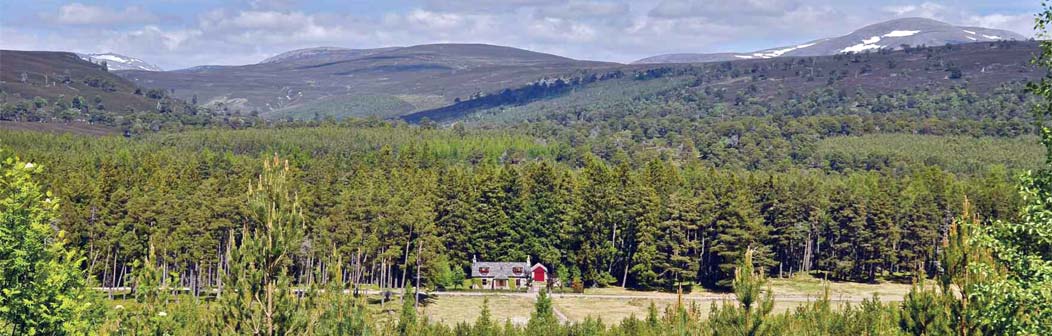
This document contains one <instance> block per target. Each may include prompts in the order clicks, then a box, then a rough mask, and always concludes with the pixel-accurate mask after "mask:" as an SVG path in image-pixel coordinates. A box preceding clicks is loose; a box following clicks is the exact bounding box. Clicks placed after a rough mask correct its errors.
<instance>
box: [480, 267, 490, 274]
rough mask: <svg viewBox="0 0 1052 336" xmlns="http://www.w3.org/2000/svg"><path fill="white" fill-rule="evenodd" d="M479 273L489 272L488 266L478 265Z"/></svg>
mask: <svg viewBox="0 0 1052 336" xmlns="http://www.w3.org/2000/svg"><path fill="white" fill-rule="evenodd" d="M479 274H482V275H486V274H489V267H479Z"/></svg>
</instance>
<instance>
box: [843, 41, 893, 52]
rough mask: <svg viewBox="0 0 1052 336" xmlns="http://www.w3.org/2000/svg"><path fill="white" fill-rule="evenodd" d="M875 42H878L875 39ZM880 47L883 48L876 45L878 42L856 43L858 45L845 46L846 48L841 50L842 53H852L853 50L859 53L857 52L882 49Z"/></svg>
mask: <svg viewBox="0 0 1052 336" xmlns="http://www.w3.org/2000/svg"><path fill="white" fill-rule="evenodd" d="M877 41H880V40H877ZM874 42H876V41H874ZM880 48H883V46H880V45H876V44H871V43H859V44H856V45H853V46H850V47H847V48H844V49H842V50H840V52H842V53H852V52H853V53H857V52H863V51H866V50H870V49H880Z"/></svg>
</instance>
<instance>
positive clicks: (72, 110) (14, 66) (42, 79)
mask: <svg viewBox="0 0 1052 336" xmlns="http://www.w3.org/2000/svg"><path fill="white" fill-rule="evenodd" d="M202 118H205V116H198V115H196V114H195V111H194V109H193V108H192V107H190V106H187V104H186V103H185V102H183V101H180V100H178V99H174V98H171V97H169V93H168V92H166V91H163V90H148V89H141V88H139V87H137V86H136V85H135V84H133V83H131V82H129V81H128V80H125V79H124V78H122V77H120V76H117V75H114V74H113V73H111V72H108V71H106V69H105V68H104V67H103V66H101V65H98V64H95V63H92V62H89V61H85V60H83V59H81V58H80V57H78V56H77V55H75V54H73V53H67V52H51V51H17V50H0V120H7V121H19V122H27V121H32V122H39V121H62V122H86V123H94V124H102V125H107V126H118V127H119V128H120V129H123V130H126V131H130V132H131V133H140V132H144V131H147V130H160V129H162V128H170V127H177V126H178V125H185V124H202V123H205V122H206V121H205V120H203V119H202ZM172 123H174V124H172ZM166 124H168V125H169V126H165V125H166Z"/></svg>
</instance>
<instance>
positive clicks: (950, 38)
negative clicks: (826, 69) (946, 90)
mask: <svg viewBox="0 0 1052 336" xmlns="http://www.w3.org/2000/svg"><path fill="white" fill-rule="evenodd" d="M1024 39H1026V38H1025V37H1023V36H1022V35H1019V34H1017V33H1014V32H1010V31H1007V30H1000V29H991V28H982V27H966V26H955V25H952V24H949V23H946V22H942V21H938V20H933V19H928V18H919V17H909V18H900V19H894V20H889V21H884V22H878V23H874V24H871V25H867V26H865V27H862V28H859V29H857V30H855V31H853V32H851V33H850V34H847V35H843V36H838V37H830V38H824V39H819V40H814V41H810V42H805V43H800V44H796V45H792V46H786V47H778V48H771V49H764V50H760V51H755V52H743V53H734V52H731V53H710V54H695V53H678V54H667V55H658V56H653V57H648V58H644V59H641V60H638V61H635V62H634V63H701V62H720V61H731V60H738V59H765V58H774V57H782V56H827V55H835V54H842V53H859V52H867V51H876V50H880V49H901V48H902V46H903V45H909V46H922V45H924V46H936V45H944V44H960V43H972V42H992V41H1000V40H1024Z"/></svg>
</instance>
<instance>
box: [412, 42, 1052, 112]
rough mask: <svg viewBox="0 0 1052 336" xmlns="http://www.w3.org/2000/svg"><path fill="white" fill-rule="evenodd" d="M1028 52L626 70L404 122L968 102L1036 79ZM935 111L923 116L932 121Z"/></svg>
mask: <svg viewBox="0 0 1052 336" xmlns="http://www.w3.org/2000/svg"><path fill="white" fill-rule="evenodd" d="M1037 52H1039V49H1038V45H1037V43H1036V42H1013V41H999V42H984V43H970V44H961V45H951V46H941V47H929V48H910V49H908V50H899V51H890V50H883V51H879V52H871V53H862V54H853V55H844V54H842V55H833V56H816V57H783V58H775V59H757V60H738V61H727V62H717V63H705V64H666V65H628V66H624V67H622V68H619V71H621V72H623V73H624V75H623V76H619V77H609V76H608V77H607V78H608V79H607V80H600V81H596V82H583V81H582V82H579V83H571V84H567V85H565V87H562V88H561V89H560V90H555V91H552V90H549V91H546V92H544V93H550V94H548V95H547V96H542V97H530V98H529V99H516V98H517V97H518V96H517V95H515V93H517V92H520V91H530V88H529V87H522V88H518V89H515V90H510V91H508V92H510V93H512V94H510V95H502V94H493V95H490V96H484V97H481V98H479V99H476V100H468V101H462V102H460V103H457V104H454V105H452V106H448V107H443V108H439V109H433V110H425V111H419V112H416V113H413V114H410V115H407V116H404V117H403V118H404V119H405V120H407V121H410V122H417V121H420V120H422V119H423V118H424V117H427V118H428V119H430V120H434V121H443V122H449V121H454V120H465V119H481V120H491V121H521V120H531V119H535V118H538V117H541V116H545V115H550V114H558V115H563V114H573V113H578V112H579V111H581V110H582V109H587V110H592V111H595V113H601V115H593V116H592V118H593V119H595V118H598V119H617V118H618V116H623V115H627V114H632V113H642V112H644V111H651V110H654V109H660V108H659V107H660V106H664V105H673V106H677V107H679V108H684V109H688V110H700V111H697V114H702V113H709V112H710V111H704V110H703V109H704V108H705V107H704V105H702V104H701V103H700V102H701V101H707V102H709V103H722V104H726V105H725V106H726V107H727V110H728V111H735V110H738V109H742V110H748V108H745V107H746V106H749V105H752V104H759V105H764V106H766V107H765V109H771V108H772V107H771V106H785V105H794V104H798V102H799V100H801V99H802V97H803V96H805V95H808V94H809V93H811V92H814V91H823V92H825V91H828V92H834V93H837V95H839V96H848V95H855V94H862V95H866V96H878V95H897V94H898V95H901V94H903V93H906V94H909V95H926V94H927V95H930V94H933V93H937V92H945V91H953V90H957V89H962V90H963V92H967V94H969V95H974V96H978V97H982V96H985V95H990V94H992V93H994V92H995V91H997V90H999V89H1001V88H1002V87H1005V86H1010V87H1013V88H1019V87H1021V85H1022V83H1023V82H1025V81H1028V80H1034V79H1037V78H1039V77H1040V76H1041V75H1042V72H1041V71H1038V70H1037V69H1036V68H1034V67H1033V66H1031V64H1030V63H1029V61H1030V59H1031V57H1033V55H1034V54H1035V53H1037ZM503 96H506V97H503ZM842 104H844V102H839V103H837V104H831V105H830V106H833V107H836V108H838V109H841V110H843V111H844V112H840V113H851V112H849V111H852V110H853V109H854V106H844V105H842ZM793 108H794V109H800V108H805V109H807V108H811V109H814V108H815V107H813V106H812V107H807V106H796V107H793ZM931 108H940V109H941V108H943V107H931ZM937 112H939V111H931V112H930V113H931V114H932V115H935V114H936V113H937ZM1006 112H1007V111H988V112H987V113H989V114H990V115H995V114H998V113H1006ZM1016 112H1019V111H1016ZM740 113H745V114H749V115H763V114H765V113H766V114H770V113H772V112H770V111H764V110H748V111H741V112H740ZM799 113H802V114H808V113H815V111H814V110H804V111H799ZM593 121H594V120H593Z"/></svg>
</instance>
